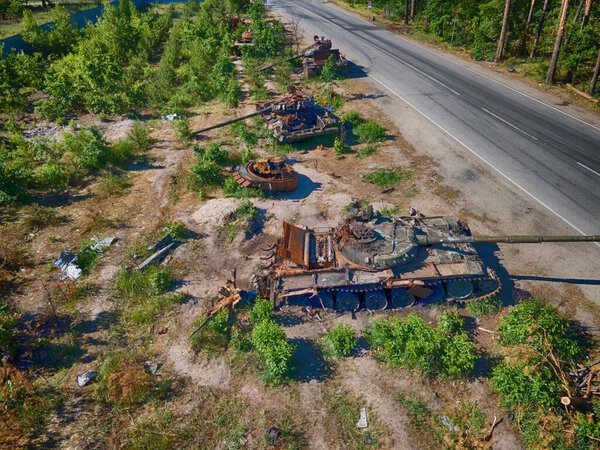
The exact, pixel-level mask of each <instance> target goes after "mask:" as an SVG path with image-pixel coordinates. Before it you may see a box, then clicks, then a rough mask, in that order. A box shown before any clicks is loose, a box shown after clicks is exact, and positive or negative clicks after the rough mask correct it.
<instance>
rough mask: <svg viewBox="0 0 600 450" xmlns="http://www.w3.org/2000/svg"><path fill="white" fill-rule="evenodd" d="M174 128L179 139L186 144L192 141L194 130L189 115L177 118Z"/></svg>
mask: <svg viewBox="0 0 600 450" xmlns="http://www.w3.org/2000/svg"><path fill="white" fill-rule="evenodd" d="M173 130H174V131H175V137H177V139H178V140H180V141H181V142H183V143H185V144H187V143H189V142H191V140H192V130H190V120H189V119H188V118H187V117H181V118H179V119H175V120H174V121H173Z"/></svg>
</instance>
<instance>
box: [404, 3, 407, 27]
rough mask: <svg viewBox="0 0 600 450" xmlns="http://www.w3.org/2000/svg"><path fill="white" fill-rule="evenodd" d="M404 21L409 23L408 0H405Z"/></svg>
mask: <svg viewBox="0 0 600 450" xmlns="http://www.w3.org/2000/svg"><path fill="white" fill-rule="evenodd" d="M404 23H405V24H407V25H408V0H404Z"/></svg>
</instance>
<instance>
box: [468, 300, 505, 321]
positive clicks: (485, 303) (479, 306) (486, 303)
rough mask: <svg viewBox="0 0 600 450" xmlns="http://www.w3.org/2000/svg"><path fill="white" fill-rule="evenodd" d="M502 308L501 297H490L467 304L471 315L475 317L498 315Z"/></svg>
mask: <svg viewBox="0 0 600 450" xmlns="http://www.w3.org/2000/svg"><path fill="white" fill-rule="evenodd" d="M500 308H502V300H501V299H500V298H499V297H490V298H486V299H484V300H478V301H473V302H469V303H467V309H468V310H469V313H470V314H471V315H472V316H474V317H481V316H487V315H490V314H496V313H497V312H498V311H500Z"/></svg>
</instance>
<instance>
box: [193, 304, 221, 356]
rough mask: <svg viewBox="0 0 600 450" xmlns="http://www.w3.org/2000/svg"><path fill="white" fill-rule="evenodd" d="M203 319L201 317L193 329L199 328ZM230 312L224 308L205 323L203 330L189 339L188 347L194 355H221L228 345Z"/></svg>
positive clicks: (202, 316)
mask: <svg viewBox="0 0 600 450" xmlns="http://www.w3.org/2000/svg"><path fill="white" fill-rule="evenodd" d="M204 320H205V318H204V315H201V316H200V317H199V318H198V319H197V320H196V321H195V322H194V327H199V326H200V325H201V324H202V323H203V322H204ZM229 331H230V310H229V308H224V309H222V310H221V311H219V312H218V313H217V314H215V315H214V316H213V317H212V318H211V319H209V321H208V322H207V323H206V325H205V326H204V328H202V329H201V330H200V331H199V332H197V333H196V334H194V335H193V336H192V337H191V338H190V347H191V348H192V350H194V351H195V352H196V353H198V352H200V351H203V352H205V353H206V354H207V355H209V356H215V355H217V354H219V353H222V352H223V351H224V350H225V349H226V348H227V344H228V343H229Z"/></svg>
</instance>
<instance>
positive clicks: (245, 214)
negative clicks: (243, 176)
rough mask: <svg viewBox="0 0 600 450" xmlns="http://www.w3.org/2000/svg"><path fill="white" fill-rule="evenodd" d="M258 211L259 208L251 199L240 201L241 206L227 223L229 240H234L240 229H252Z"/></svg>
mask: <svg viewBox="0 0 600 450" xmlns="http://www.w3.org/2000/svg"><path fill="white" fill-rule="evenodd" d="M257 213H258V210H257V209H256V207H255V206H254V204H253V203H252V202H251V201H250V200H248V199H243V200H241V201H240V204H239V206H238V207H237V209H236V210H235V211H234V212H233V214H232V215H231V217H230V219H229V220H228V222H227V224H226V225H225V231H226V232H227V236H228V238H229V242H233V240H234V239H235V237H236V236H237V235H238V233H239V232H240V230H244V231H245V232H246V233H248V232H250V231H251V229H252V226H253V224H254V219H255V217H256V214H257Z"/></svg>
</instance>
